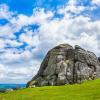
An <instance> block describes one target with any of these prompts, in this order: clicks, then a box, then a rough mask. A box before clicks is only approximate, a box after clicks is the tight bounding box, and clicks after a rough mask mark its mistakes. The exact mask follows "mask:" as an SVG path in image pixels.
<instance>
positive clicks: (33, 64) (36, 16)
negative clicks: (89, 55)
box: [0, 0, 100, 82]
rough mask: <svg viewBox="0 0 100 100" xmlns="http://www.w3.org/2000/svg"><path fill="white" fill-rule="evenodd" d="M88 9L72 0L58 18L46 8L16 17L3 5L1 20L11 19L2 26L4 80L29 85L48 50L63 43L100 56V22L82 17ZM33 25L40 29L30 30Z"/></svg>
mask: <svg viewBox="0 0 100 100" xmlns="http://www.w3.org/2000/svg"><path fill="white" fill-rule="evenodd" d="M86 9H87V7H85V6H82V5H80V6H77V0H69V2H68V3H67V4H66V5H65V6H63V7H60V8H58V9H57V11H56V12H57V13H58V14H63V17H62V18H59V17H58V18H57V17H54V16H55V12H53V11H45V9H43V8H36V9H33V13H32V15H31V16H27V15H24V14H17V15H16V13H15V12H11V11H9V7H8V6H7V5H1V10H0V18H5V19H7V20H9V22H8V23H7V24H5V25H1V26H0V37H1V38H0V72H2V74H1V76H0V79H1V81H2V82H6V81H9V80H12V81H11V82H14V81H15V80H16V82H21V80H22V82H27V81H28V80H30V78H32V76H33V75H35V74H36V72H37V71H38V69H39V66H40V63H41V61H42V59H43V58H44V56H45V54H46V53H47V51H48V50H49V49H51V48H52V47H53V46H55V45H58V44H61V43H69V44H71V45H73V46H74V45H76V44H77V45H80V46H82V47H84V48H85V49H87V50H90V51H93V52H94V53H96V55H97V56H100V50H99V49H100V46H99V44H100V27H99V26H100V20H95V21H93V20H92V19H91V17H90V16H88V17H86V15H82V14H81V13H82V12H83V11H84V10H86ZM73 13H74V14H73ZM1 15H2V16H1ZM7 15H8V16H7ZM13 15H16V16H13ZM33 24H37V25H38V26H39V27H38V29H36V30H35V31H33V29H34V28H31V29H30V28H28V27H29V25H33ZM22 30H23V31H22ZM19 33H20V34H19ZM19 80H20V81H19Z"/></svg>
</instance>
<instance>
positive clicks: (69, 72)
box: [27, 44, 100, 87]
mask: <svg viewBox="0 0 100 100" xmlns="http://www.w3.org/2000/svg"><path fill="white" fill-rule="evenodd" d="M99 60H100V59H98V58H97V57H96V55H95V54H94V53H92V52H90V51H86V50H84V49H83V48H81V47H80V46H77V45H76V46H75V48H73V47H72V46H70V45H68V44H61V45H58V46H56V47H54V48H53V49H51V50H50V51H49V52H48V53H47V55H46V57H45V58H44V60H43V62H42V64H41V66H40V69H39V71H38V73H37V75H36V76H35V77H33V79H32V80H31V81H30V82H28V83H27V87H28V86H32V85H36V86H46V85H64V84H74V83H81V82H83V81H84V80H93V79H95V78H98V77H100V63H99Z"/></svg>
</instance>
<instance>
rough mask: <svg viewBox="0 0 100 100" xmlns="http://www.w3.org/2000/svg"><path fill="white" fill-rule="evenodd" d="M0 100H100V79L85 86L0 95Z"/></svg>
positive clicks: (31, 89)
mask: <svg viewBox="0 0 100 100" xmlns="http://www.w3.org/2000/svg"><path fill="white" fill-rule="evenodd" d="M0 100H100V79H97V80H93V81H87V82H84V83H83V84H75V85H65V86H46V87H35V88H27V89H20V90H16V91H13V92H8V93H0Z"/></svg>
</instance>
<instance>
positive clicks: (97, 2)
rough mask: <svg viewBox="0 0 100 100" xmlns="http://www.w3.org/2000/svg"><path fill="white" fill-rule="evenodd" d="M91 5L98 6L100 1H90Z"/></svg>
mask: <svg viewBox="0 0 100 100" xmlns="http://www.w3.org/2000/svg"><path fill="white" fill-rule="evenodd" d="M92 4H96V5H97V6H100V0H92Z"/></svg>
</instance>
